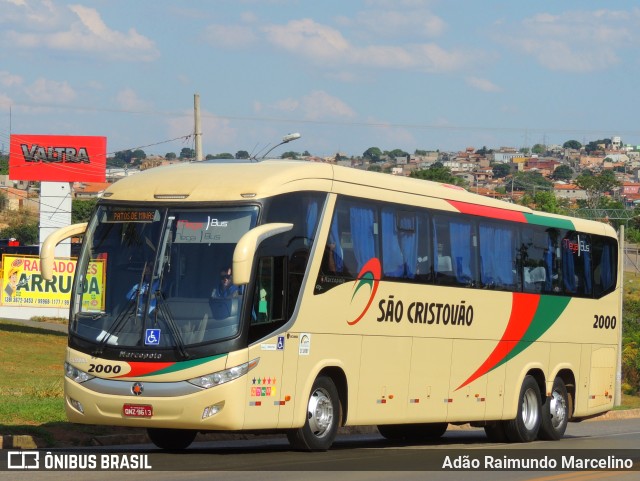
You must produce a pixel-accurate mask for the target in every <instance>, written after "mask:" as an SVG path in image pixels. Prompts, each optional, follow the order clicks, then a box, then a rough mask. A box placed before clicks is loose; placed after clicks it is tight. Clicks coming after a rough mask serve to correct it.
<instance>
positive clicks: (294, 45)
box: [263, 18, 351, 60]
mask: <svg viewBox="0 0 640 481" xmlns="http://www.w3.org/2000/svg"><path fill="white" fill-rule="evenodd" d="M263 31H264V33H265V35H266V37H267V40H268V41H269V42H271V43H272V44H274V45H276V46H278V47H280V48H283V49H285V50H288V51H290V52H293V53H297V54H300V55H304V56H309V57H311V58H313V59H315V60H322V59H334V60H335V59H338V58H341V57H344V56H346V55H348V52H349V50H350V48H351V46H350V45H349V42H347V40H346V39H345V38H344V37H343V36H342V34H341V33H340V32H339V31H338V30H336V29H334V28H331V27H328V26H326V25H322V24H319V23H317V22H314V21H313V20H311V19H309V18H305V19H302V20H291V21H290V22H289V23H287V24H286V25H267V26H265V27H263Z"/></svg>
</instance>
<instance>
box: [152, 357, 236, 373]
mask: <svg viewBox="0 0 640 481" xmlns="http://www.w3.org/2000/svg"><path fill="white" fill-rule="evenodd" d="M226 355H227V354H218V355H216V356H211V357H203V358H202V359H193V360H191V361H180V362H176V363H175V364H172V365H171V366H168V367H165V368H164V369H160V370H159V371H154V372H150V373H149V374H144V375H143V376H142V377H146V376H158V375H160V374H169V373H172V372H177V371H183V370H184V369H189V368H192V367H196V366H200V365H201V364H206V363H208V362H211V361H215V360H216V359H220V358H221V357H224V356H226Z"/></svg>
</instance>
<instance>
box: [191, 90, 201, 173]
mask: <svg viewBox="0 0 640 481" xmlns="http://www.w3.org/2000/svg"><path fill="white" fill-rule="evenodd" d="M193 117H194V125H195V128H194V137H195V141H196V142H195V143H196V162H199V161H201V160H202V159H203V157H202V129H201V127H200V94H195V95H194V96H193Z"/></svg>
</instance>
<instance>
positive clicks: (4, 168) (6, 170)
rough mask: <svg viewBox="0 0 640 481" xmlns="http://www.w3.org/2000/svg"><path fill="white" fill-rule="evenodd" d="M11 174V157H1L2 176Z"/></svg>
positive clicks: (0, 173) (0, 171) (0, 170)
mask: <svg viewBox="0 0 640 481" xmlns="http://www.w3.org/2000/svg"><path fill="white" fill-rule="evenodd" d="M8 174H9V156H7V155H0V175H8Z"/></svg>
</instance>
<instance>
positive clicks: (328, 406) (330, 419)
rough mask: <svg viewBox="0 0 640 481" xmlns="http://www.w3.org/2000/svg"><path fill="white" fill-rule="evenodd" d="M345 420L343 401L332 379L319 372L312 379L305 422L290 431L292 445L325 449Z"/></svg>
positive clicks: (303, 448) (294, 446)
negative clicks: (314, 378) (317, 375)
mask: <svg viewBox="0 0 640 481" xmlns="http://www.w3.org/2000/svg"><path fill="white" fill-rule="evenodd" d="M341 421H342V404H341V403H340V396H339V395H338V390H337V389H336V385H335V384H334V383H333V380H332V379H331V378H330V377H327V376H319V377H318V378H317V379H316V380H315V382H314V383H313V387H312V388H311V394H310V395H309V401H308V402H307V416H306V420H305V422H304V426H302V427H301V428H298V429H295V430H293V431H290V432H289V433H287V439H288V440H289V443H290V444H291V447H293V448H294V449H298V450H301V451H326V450H327V449H329V448H330V447H331V445H332V444H333V441H334V440H335V438H336V434H337V433H338V427H339V426H340V424H341Z"/></svg>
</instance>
